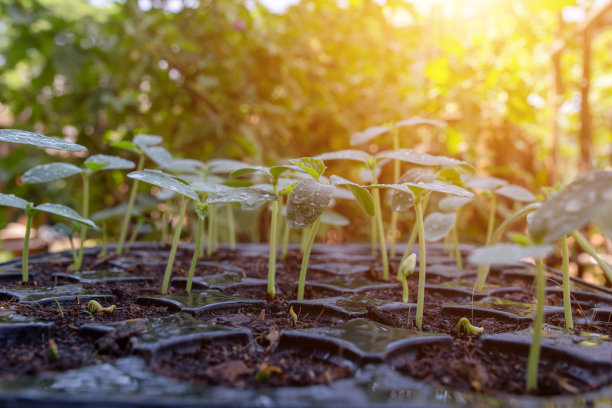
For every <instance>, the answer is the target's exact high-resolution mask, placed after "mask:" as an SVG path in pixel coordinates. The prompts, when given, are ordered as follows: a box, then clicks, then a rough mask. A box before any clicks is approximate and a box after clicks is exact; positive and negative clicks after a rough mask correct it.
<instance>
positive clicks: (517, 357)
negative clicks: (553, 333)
mask: <svg viewBox="0 0 612 408" xmlns="http://www.w3.org/2000/svg"><path fill="white" fill-rule="evenodd" d="M323 249H324V248H323ZM431 251H432V252H433V253H435V254H437V256H438V257H440V258H442V257H443V254H442V251H441V250H440V248H439V247H433V248H432V249H431ZM359 255H360V257H361V258H359V259H358V260H351V258H350V257H346V256H344V257H343V256H339V257H338V258H336V255H334V253H332V252H325V251H324V250H323V252H319V253H318V254H317V253H313V255H312V257H311V261H310V263H311V265H312V264H315V263H316V264H325V263H339V262H342V263H350V264H353V265H359V266H363V265H367V266H368V269H367V271H365V272H363V273H356V274H353V275H351V276H352V277H360V278H363V279H369V280H372V279H373V278H376V277H378V276H379V265H380V263H379V262H374V261H372V260H365V261H364V260H361V259H366V258H367V255H368V253H367V252H366V253H364V254H359ZM363 255H366V256H363ZM191 256H192V252H191V251H190V250H188V249H184V250H180V251H179V252H178V254H177V259H176V262H175V267H174V272H173V277H185V276H186V275H187V270H188V268H189V264H190V261H191ZM165 257H166V255H165V254H164V251H163V250H160V249H159V248H156V247H152V246H142V247H139V248H137V249H135V250H133V251H132V252H131V253H130V254H128V255H126V256H125V257H122V258H116V257H113V256H109V257H107V258H104V259H102V258H98V257H96V256H94V254H90V255H88V256H86V257H85V261H84V262H85V263H84V270H93V269H97V270H107V269H112V268H117V265H118V264H117V261H121V260H124V261H125V260H130V259H131V260H135V262H133V264H132V263H130V265H132V266H123V269H125V270H127V271H128V272H130V273H131V274H133V275H134V276H152V277H154V283H151V282H149V283H147V282H140V283H138V282H136V283H126V282H121V283H102V282H101V283H96V284H93V285H88V284H82V285H83V286H84V287H85V288H86V289H92V290H95V292H96V293H105V294H112V295H114V296H115V297H116V302H115V305H116V307H117V308H116V312H115V313H114V314H110V313H95V312H94V313H93V314H89V313H88V312H87V303H88V302H86V301H79V300H76V301H72V302H63V303H62V305H61V310H60V308H58V306H57V304H55V303H48V304H45V305H38V306H31V305H24V304H18V303H17V301H16V299H10V300H3V301H0V308H1V309H0V311H1V310H8V309H9V308H12V309H15V310H16V311H17V312H18V313H19V314H20V315H24V316H28V317H32V318H35V319H36V320H38V321H51V322H53V323H54V324H55V326H54V328H53V329H52V333H51V338H49V339H46V338H45V339H44V340H43V341H42V343H41V342H40V341H34V342H17V343H16V344H12V343H8V344H5V345H2V347H3V353H1V354H0V375H2V376H17V375H23V374H34V375H35V374H39V373H42V372H46V371H61V370H66V369H70V368H76V367H80V366H84V365H91V364H96V363H99V362H107V361H111V360H113V359H115V358H117V357H121V356H125V355H127V354H129V353H130V352H131V351H130V341H129V339H130V338H131V337H133V336H136V335H137V334H138V331H137V330H133V329H130V328H128V327H122V328H120V329H116V330H115V331H113V332H110V333H107V334H105V335H95V336H92V335H91V334H84V333H83V331H82V330H81V326H82V325H85V324H88V323H92V321H93V322H95V323H106V322H114V321H125V320H130V319H147V318H152V317H162V316H167V315H170V314H171V313H172V312H171V311H169V310H168V309H167V308H166V307H160V306H153V305H147V304H142V302H140V303H139V302H137V299H138V297H139V296H150V295H157V294H159V287H160V286H161V280H162V276H163V273H164V269H165V259H166V258H165ZM347 259H348V260H347ZM70 261H71V260H70V259H69V258H62V259H58V260H54V261H52V262H45V261H44V260H43V259H42V258H38V259H36V260H33V262H32V264H31V266H30V273H31V274H33V275H34V276H36V277H37V279H36V280H33V281H32V282H30V284H29V286H38V287H47V286H54V285H63V284H65V283H68V282H66V281H65V280H63V279H59V278H56V277H54V276H53V274H54V273H66V272H67V268H68V266H69V265H70ZM203 261H205V262H206V264H205V265H202V266H200V267H198V268H197V270H196V276H200V277H201V276H206V275H213V274H219V273H222V272H223V271H225V270H226V269H224V268H220V267H215V266H214V265H211V264H209V262H210V263H213V262H222V263H223V264H224V265H233V266H237V267H240V268H242V269H243V270H244V273H245V274H246V276H247V277H249V278H256V279H266V278H267V258H266V257H265V253H262V254H261V256H259V257H252V256H251V257H248V258H245V257H242V256H241V252H240V251H230V250H227V249H221V250H219V251H217V252H216V253H214V255H213V256H212V257H210V258H204V259H203ZM447 262H450V265H452V260H449V259H448V258H447ZM300 263H301V255H300V254H299V253H298V252H297V251H290V252H289V254H288V256H287V258H286V259H285V260H284V261H280V265H279V267H278V270H277V287H278V295H277V297H276V299H274V300H272V299H269V297H268V295H267V293H266V290H265V286H264V287H248V288H245V287H232V288H228V289H227V290H225V293H226V294H229V295H233V296H239V297H245V298H252V299H264V300H267V302H266V304H265V307H258V306H247V307H243V308H240V309H231V310H214V311H209V312H205V313H197V314H196V315H195V318H196V319H197V320H199V321H202V322H206V323H211V324H216V325H222V326H230V327H245V328H248V329H250V330H251V332H252V335H253V339H254V340H253V342H252V344H247V345H236V344H233V343H231V342H230V343H227V342H214V341H210V340H205V341H202V342H201V343H200V344H199V345H198V346H197V347H188V348H186V349H184V350H183V349H172V350H170V351H169V352H167V353H164V354H162V355H160V356H158V357H156V358H150V359H149V361H148V363H149V366H150V369H151V370H152V371H154V372H157V373H160V374H163V375H166V376H170V377H175V378H177V379H180V380H185V381H189V382H192V383H194V384H199V385H213V384H223V385H226V386H231V387H237V388H245V387H283V386H295V385H311V384H328V383H330V382H332V381H334V380H337V379H340V378H345V377H348V376H351V375H353V372H354V369H353V368H351V366H350V365H345V364H338V363H337V361H335V360H321V359H318V358H316V357H315V354H314V353H306V352H303V351H293V350H291V351H288V350H278V349H277V348H276V345H277V344H278V341H279V337H280V333H281V331H283V330H290V329H292V328H293V327H292V325H291V319H290V314H289V304H288V302H289V301H291V300H294V299H295V297H296V284H295V282H296V281H297V278H298V273H299V269H300ZM392 266H393V267H397V261H394V262H392ZM431 270H434V271H435V270H436V267H435V265H432V266H431ZM428 271H429V270H428ZM502 273H503V271H500V270H492V272H491V275H490V278H489V280H488V283H491V284H497V285H503V286H511V287H517V288H519V290H518V291H514V292H508V293H504V294H501V295H498V297H500V298H503V299H506V300H510V301H515V302H526V303H533V302H534V298H533V292H534V291H533V287H532V282H531V281H529V280H528V279H527V280H525V279H518V278H516V279H512V280H511V281H510V282H508V281H505V280H504V279H503V278H502ZM391 276H392V277H393V276H394V274H393V272H391ZM330 278H333V275H330V274H327V273H325V272H321V271H316V270H313V271H309V275H308V280H312V281H315V280H322V279H330ZM417 280H418V273H415V274H413V276H411V277H410V278H409V287H410V295H409V298H410V300H411V301H415V299H416V289H417ZM390 281H391V282H394V279H393V278H392V279H391V280H390ZM448 281H450V278H449V277H444V276H441V275H436V274H434V273H432V274H431V275H430V276H428V279H427V282H428V284H430V285H439V284H444V283H445V282H448ZM380 283H383V282H380ZM18 287H22V285H21V283H19V282H8V283H2V284H1V286H0V289H2V290H10V289H11V288H18ZM197 290H198V289H194V291H197ZM170 292H171V293H174V294H183V293H185V290H184V288H181V287H180V285H176V286H173V287H172V288H171V290H170ZM359 294H360V295H363V296H368V297H371V298H375V299H382V300H393V301H398V302H399V301H401V298H402V292H401V286H400V285H399V284H397V285H396V287H395V288H392V289H383V290H372V291H369V292H364V293H359ZM334 296H338V293H337V292H334V291H330V290H320V289H314V288H311V287H307V289H306V295H305V298H306V299H317V298H323V297H334ZM0 299H2V298H1V297H0ZM610 299H611V302H612V296H611V297H610ZM425 300H426V303H425V318H424V327H423V329H424V330H425V331H427V332H436V333H446V334H449V335H450V336H452V338H453V346H452V347H440V346H436V345H429V346H423V347H421V348H420V349H419V350H418V353H417V354H416V358H414V357H406V358H402V357H400V358H398V359H396V360H394V363H393V367H394V368H395V369H397V370H399V371H400V372H402V373H404V374H406V375H410V376H413V377H415V378H418V379H422V380H423V381H426V382H428V383H435V384H440V385H443V386H447V387H451V388H456V389H464V390H475V391H478V392H483V393H496V394H499V393H512V394H523V393H525V367H526V356H525V355H524V353H513V352H508V351H507V350H493V351H492V350H485V349H483V348H482V347H481V346H480V343H479V342H478V336H475V335H469V336H468V335H466V334H461V333H458V332H457V331H456V330H455V325H456V324H457V321H458V320H459V317H458V316H453V315H447V314H445V313H442V305H444V304H448V303H459V302H469V301H470V296H469V295H467V296H464V298H461V296H459V297H456V296H454V297H450V298H449V297H447V296H446V295H444V294H440V293H438V292H431V291H429V290H427V291H426V299H425ZM548 303H549V305H550V306H561V305H562V299H561V297H560V296H559V295H558V294H550V295H549V296H548ZM103 306H108V305H107V304H104V305H103ZM296 312H297V313H299V318H298V323H297V328H298V329H300V328H313V327H320V326H328V325H333V324H339V323H343V319H339V318H338V317H337V316H330V315H328V314H325V313H321V314H318V315H316V314H314V313H301V311H300V310H296ZM574 312H575V313H574V316H575V318H579V317H580V316H581V315H584V314H585V313H586V311H585V310H583V309H581V308H577V309H575V310H574ZM411 313H412V315H411V316H409V315H408V312H407V311H403V312H388V311H381V310H378V309H376V308H368V311H367V318H368V319H370V320H373V321H376V322H379V323H382V324H386V325H389V326H394V327H403V328H412V325H413V324H414V322H413V315H414V311H412V312H411ZM466 317H468V318H470V321H471V323H472V324H473V325H475V326H480V327H483V328H484V333H486V334H492V333H501V332H515V331H518V330H521V329H525V328H528V327H529V323H528V322H527V323H512V322H510V323H509V322H507V321H500V320H496V319H494V318H491V317H487V318H481V317H478V316H477V315H476V316H470V315H467V316H466ZM547 322H548V323H549V324H552V325H556V326H559V327H562V326H563V325H564V320H563V316H562V315H561V316H559V315H553V316H549V317H548V318H547ZM611 327H612V326H610V325H597V324H588V323H586V320H584V319H583V320H580V319H576V328H575V332H576V333H579V332H581V331H588V332H595V333H604V334H612V329H611ZM53 341H54V342H55V344H56V345H57V349H58V352H59V356H60V358H59V360H58V361H52V360H53V358H52V357H51V356H50V348H51V346H52V344H53ZM539 373H540V381H539V384H540V388H539V390H538V394H540V395H556V394H577V393H584V392H586V391H590V390H591V389H593V388H594V385H593V384H590V383H586V382H583V381H581V380H580V379H579V378H576V377H575V375H574V374H573V373H572V366H571V365H567V364H565V365H564V364H557V363H556V362H555V361H544V360H543V361H542V363H541V365H540V370H539ZM608 378H609V379H610V378H612V377H608ZM603 385H606V384H597V386H603Z"/></svg>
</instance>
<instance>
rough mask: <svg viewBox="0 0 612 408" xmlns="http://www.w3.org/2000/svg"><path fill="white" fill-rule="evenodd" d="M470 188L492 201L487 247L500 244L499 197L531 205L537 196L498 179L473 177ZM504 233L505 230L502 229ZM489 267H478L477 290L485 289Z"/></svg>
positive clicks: (521, 211)
mask: <svg viewBox="0 0 612 408" xmlns="http://www.w3.org/2000/svg"><path fill="white" fill-rule="evenodd" d="M466 185H467V186H468V187H469V188H472V189H476V190H481V191H482V192H483V194H484V195H486V196H489V197H490V199H491V205H490V210H489V219H488V222H487V235H486V239H485V246H486V245H491V244H493V243H496V242H499V238H500V237H499V236H496V237H494V235H495V233H494V228H495V218H496V214H497V197H498V196H500V195H501V196H504V197H507V198H510V199H512V200H515V201H520V202H527V203H531V202H533V201H535V196H534V195H533V194H531V192H529V191H528V190H526V189H525V188H523V187H521V186H517V185H514V184H508V182H507V181H505V180H502V179H499V178H496V177H472V178H471V179H470V180H468V181H467V182H466ZM531 208H532V207H525V208H524V209H522V210H519V211H518V212H517V214H516V215H515V216H517V217H519V218H520V217H521V216H522V215H524V214H527V213H529V212H530V211H532V210H531ZM515 220H516V219H515V218H514V217H511V221H512V222H514V221H515ZM502 231H503V229H502ZM489 269H490V268H489V266H487V265H480V266H479V267H478V273H477V278H476V290H482V288H483V287H484V284H485V281H486V279H487V275H488V274H489Z"/></svg>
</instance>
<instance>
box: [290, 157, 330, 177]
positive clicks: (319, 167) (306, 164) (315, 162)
mask: <svg viewBox="0 0 612 408" xmlns="http://www.w3.org/2000/svg"><path fill="white" fill-rule="evenodd" d="M290 162H291V164H294V165H296V166H298V167H299V168H300V169H302V170H304V171H305V172H306V173H308V174H310V176H312V177H313V178H314V179H315V180H318V179H319V177H321V176H322V175H323V173H325V169H326V168H327V167H325V164H324V163H323V161H322V160H319V159H314V158H311V157H302V158H300V159H291V160H290Z"/></svg>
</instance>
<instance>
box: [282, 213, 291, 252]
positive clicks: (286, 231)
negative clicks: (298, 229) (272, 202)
mask: <svg viewBox="0 0 612 408" xmlns="http://www.w3.org/2000/svg"><path fill="white" fill-rule="evenodd" d="M282 220H283V249H282V250H281V258H282V259H285V257H286V256H287V247H288V246H289V233H290V230H289V223H288V222H287V218H286V217H285V218H282Z"/></svg>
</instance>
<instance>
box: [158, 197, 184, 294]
mask: <svg viewBox="0 0 612 408" xmlns="http://www.w3.org/2000/svg"><path fill="white" fill-rule="evenodd" d="M186 209H187V200H185V197H182V196H181V209H180V212H179V217H178V221H177V224H176V226H175V227H174V238H173V239H172V248H171V249H170V256H169V257H168V265H166V272H165V273H164V281H163V283H162V291H161V293H162V295H165V294H166V293H168V285H169V284H170V275H172V266H173V264H174V257H175V256H176V249H177V248H178V243H179V239H180V237H181V230H182V229H183V218H184V217H185V210H186Z"/></svg>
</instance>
